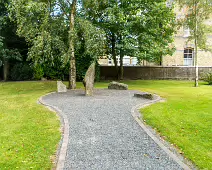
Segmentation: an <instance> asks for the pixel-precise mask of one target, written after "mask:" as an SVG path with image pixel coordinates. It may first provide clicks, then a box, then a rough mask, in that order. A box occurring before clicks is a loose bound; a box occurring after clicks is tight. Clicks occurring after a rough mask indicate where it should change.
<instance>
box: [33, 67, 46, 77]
mask: <svg viewBox="0 0 212 170" xmlns="http://www.w3.org/2000/svg"><path fill="white" fill-rule="evenodd" d="M43 75H44V72H43V68H42V67H41V66H40V65H36V66H35V67H34V79H35V80H40V79H41V78H42V77H43Z"/></svg>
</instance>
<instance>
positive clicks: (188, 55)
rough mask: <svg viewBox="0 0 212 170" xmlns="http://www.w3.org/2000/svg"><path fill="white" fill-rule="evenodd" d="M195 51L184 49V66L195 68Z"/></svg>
mask: <svg viewBox="0 0 212 170" xmlns="http://www.w3.org/2000/svg"><path fill="white" fill-rule="evenodd" d="M193 58H194V50H193V48H185V49H184V65H185V66H193Z"/></svg>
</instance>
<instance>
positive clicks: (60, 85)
mask: <svg viewBox="0 0 212 170" xmlns="http://www.w3.org/2000/svg"><path fill="white" fill-rule="evenodd" d="M57 92H58V93H61V92H67V88H66V85H65V84H63V83H62V81H57Z"/></svg>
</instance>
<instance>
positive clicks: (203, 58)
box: [162, 8, 212, 66]
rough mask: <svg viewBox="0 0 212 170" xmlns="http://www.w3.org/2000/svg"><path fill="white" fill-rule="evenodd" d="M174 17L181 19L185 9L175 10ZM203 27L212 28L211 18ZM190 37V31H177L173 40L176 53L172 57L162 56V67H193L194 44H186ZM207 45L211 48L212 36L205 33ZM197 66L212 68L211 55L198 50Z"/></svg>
mask: <svg viewBox="0 0 212 170" xmlns="http://www.w3.org/2000/svg"><path fill="white" fill-rule="evenodd" d="M175 13H176V17H177V18H181V17H184V15H185V14H186V13H187V9H186V8H184V9H181V10H180V9H178V8H176V10H175ZM205 25H206V26H208V27H210V26H212V17H210V19H208V20H207V21H206V22H205ZM189 36H190V29H189V28H186V27H182V28H180V29H179V30H178V32H177V34H176V35H175V38H174V46H175V47H176V51H175V52H174V54H173V55H172V56H164V57H163V58H162V66H194V57H195V56H194V43H193V42H187V40H188V37H189ZM207 44H208V45H209V46H212V34H211V33H207ZM197 53H198V57H197V61H198V65H199V66H212V53H211V52H208V51H203V50H201V49H198V52H197Z"/></svg>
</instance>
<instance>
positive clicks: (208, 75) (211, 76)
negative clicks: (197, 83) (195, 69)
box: [203, 72, 212, 85]
mask: <svg viewBox="0 0 212 170" xmlns="http://www.w3.org/2000/svg"><path fill="white" fill-rule="evenodd" d="M203 80H204V81H206V82H208V84H209V85H212V72H209V73H206V74H205V75H204V76H203Z"/></svg>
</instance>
